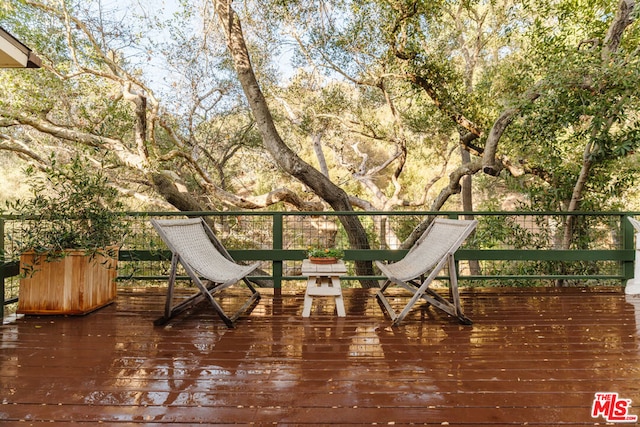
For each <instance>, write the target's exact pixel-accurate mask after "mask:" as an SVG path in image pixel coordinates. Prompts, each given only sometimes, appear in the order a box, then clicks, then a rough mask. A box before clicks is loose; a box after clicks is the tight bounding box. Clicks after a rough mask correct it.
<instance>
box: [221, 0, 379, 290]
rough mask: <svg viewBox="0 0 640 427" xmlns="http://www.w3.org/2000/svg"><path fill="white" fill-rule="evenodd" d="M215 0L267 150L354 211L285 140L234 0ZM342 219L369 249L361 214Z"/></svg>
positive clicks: (367, 265) (333, 202) (369, 269)
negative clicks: (256, 70) (259, 78)
mask: <svg viewBox="0 0 640 427" xmlns="http://www.w3.org/2000/svg"><path fill="white" fill-rule="evenodd" d="M212 2H213V6H214V9H215V12H216V15H217V16H218V19H219V22H220V26H221V28H222V29H223V31H224V33H225V36H226V40H227V47H228V49H229V53H230V54H231V57H232V58H233V63H234V65H235V69H236V72H237V74H238V80H239V81H240V84H241V85H242V89H243V91H244V93H245V96H246V97H247V101H248V102H249V107H250V108H251V111H252V112H253V115H254V118H255V120H256V124H257V126H258V129H259V130H260V133H261V135H262V139H263V142H264V146H265V148H266V149H267V151H269V153H270V154H271V156H272V157H273V158H274V159H275V161H276V162H277V163H278V165H279V166H280V167H281V168H282V169H283V170H285V171H286V172H287V173H289V174H290V175H291V176H293V177H294V178H296V179H298V180H299V181H301V182H303V183H304V184H305V185H307V186H308V187H309V188H311V189H312V190H313V191H314V192H315V194H317V195H318V196H319V197H321V198H322V199H323V200H325V201H326V202H327V203H328V204H329V205H330V206H331V207H332V208H333V209H334V210H335V211H352V208H351V204H350V202H349V197H348V195H347V194H346V193H345V192H344V191H343V190H342V189H341V188H340V187H338V186H337V185H335V184H334V183H333V182H331V181H330V180H329V179H328V178H327V177H326V176H324V175H323V174H322V173H321V172H320V171H318V170H317V169H315V168H313V167H312V166H311V165H309V164H308V163H306V162H304V161H303V160H302V159H301V158H300V157H298V156H297V155H296V154H295V153H294V152H293V151H292V150H291V149H290V148H289V147H288V146H287V145H286V144H285V143H284V141H283V140H282V138H281V137H280V134H279V133H278V131H277V129H276V127H275V123H274V121H273V117H272V116H271V111H270V110H269V106H268V105H267V101H266V99H265V98H264V95H263V93H262V91H261V89H260V86H259V84H258V81H257V79H256V76H255V74H254V72H253V67H252V65H251V59H250V56H249V51H248V49H247V46H246V44H245V40H244V35H243V33H242V27H241V25H240V20H239V18H238V15H237V14H236V13H235V11H234V10H233V9H232V7H231V0H212ZM339 219H340V222H341V223H342V225H343V226H344V229H345V232H346V233H347V236H348V238H349V243H350V245H351V247H352V248H354V249H369V241H368V239H367V235H366V232H365V229H364V227H363V226H362V224H361V223H360V220H359V219H358V217H357V216H355V215H341V216H340V217H339ZM356 273H357V274H358V275H373V266H372V263H371V262H368V261H367V262H365V261H358V262H356ZM361 283H362V286H363V287H375V286H378V284H377V282H376V281H374V280H369V281H362V282H361Z"/></svg>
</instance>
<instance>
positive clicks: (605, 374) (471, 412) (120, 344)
mask: <svg viewBox="0 0 640 427" xmlns="http://www.w3.org/2000/svg"><path fill="white" fill-rule="evenodd" d="M161 291H162V290H161V289H147V290H131V289H129V290H127V289H120V290H119V296H118V300H117V302H116V303H115V304H112V305H110V306H108V307H106V308H103V309H101V310H98V311H96V312H94V313H91V314H89V315H86V316H82V317H44V316H43V317H38V316H26V317H23V318H18V319H15V320H14V321H12V322H11V323H8V324H5V325H3V326H1V327H0V338H1V341H0V363H1V366H2V369H1V373H0V402H1V404H0V424H3V422H4V423H6V425H17V426H31V425H35V426H45V425H46V426H70V425H95V424H97V423H101V425H116V426H132V425H147V426H160V425H180V426H185V425H231V424H245V425H246V424H255V425H273V424H276V425H281V426H293V425H329V424H334V425H374V424H377V425H403V424H414V425H427V424H428V425H450V426H453V425H472V426H489V425H491V426H506V425H529V426H532V425H544V426H553V425H580V426H584V425H605V424H606V420H605V418H604V416H599V417H597V418H593V417H592V416H591V410H592V404H593V401H594V397H595V393H596V392H615V393H618V396H619V398H620V399H630V400H631V407H630V408H629V410H628V412H627V415H640V332H639V329H640V323H638V322H639V320H638V319H640V317H639V316H640V297H633V298H630V297H626V296H625V295H624V294H623V292H622V290H621V289H618V288H616V289H611V288H607V289H602V288H590V289H586V288H585V289H576V288H571V289H511V288H499V289H490V290H475V291H474V290H468V289H467V290H463V292H462V295H463V306H464V308H465V312H466V314H467V315H468V316H469V317H470V318H471V319H473V320H474V324H473V325H472V326H462V325H459V324H458V323H456V321H455V320H452V319H450V318H449V317H447V316H446V315H441V314H439V313H437V312H435V311H434V310H433V308H428V307H424V306H423V307H419V308H418V309H416V310H414V311H413V312H412V313H411V314H410V316H409V317H408V318H407V319H406V320H405V322H404V323H403V324H402V325H400V326H399V327H396V328H391V327H389V321H388V319H386V318H385V317H384V315H383V312H382V310H381V308H380V306H379V305H378V303H377V302H376V300H375V298H374V297H373V293H372V292H370V291H367V290H362V289H354V290H345V305H346V311H347V316H346V317H345V318H338V317H336V316H335V315H334V314H333V305H332V304H331V303H329V302H327V303H325V304H324V305H323V306H314V308H313V310H312V313H311V317H309V318H306V319H305V318H302V317H301V312H302V301H303V292H302V291H298V292H295V293H293V292H290V293H288V292H286V293H284V294H282V295H276V296H274V294H273V291H262V293H263V298H262V299H261V301H260V303H259V304H258V305H257V306H256V308H255V309H254V310H253V312H252V313H251V314H250V315H249V316H247V317H244V318H242V319H241V320H240V321H239V323H238V326H237V328H235V329H227V328H226V327H225V326H224V325H223V323H222V322H221V321H220V320H219V319H218V318H217V317H216V316H215V315H213V314H212V313H210V312H208V311H207V310H206V306H205V305H201V306H198V307H197V308H196V309H195V310H194V311H193V313H191V315H189V316H181V317H180V318H179V319H177V320H174V321H173V322H171V323H170V324H169V325H168V326H165V327H154V326H153V320H154V319H155V318H157V317H159V316H160V314H161V310H162V306H163V302H162V295H161ZM234 301H236V299H235V298H234V296H233V295H229V297H228V298H227V299H226V300H225V304H234V303H235V302H234Z"/></svg>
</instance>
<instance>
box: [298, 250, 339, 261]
mask: <svg viewBox="0 0 640 427" xmlns="http://www.w3.org/2000/svg"><path fill="white" fill-rule="evenodd" d="M307 256H308V257H309V258H336V259H342V258H344V251H343V250H342V249H337V248H309V250H308V251H307Z"/></svg>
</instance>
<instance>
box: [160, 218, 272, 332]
mask: <svg viewBox="0 0 640 427" xmlns="http://www.w3.org/2000/svg"><path fill="white" fill-rule="evenodd" d="M151 224H153V227H154V228H155V229H156V231H157V232H158V234H159V235H160V237H161V238H162V240H163V241H164V242H165V243H166V244H167V246H168V247H169V249H170V250H171V253H172V257H171V272H170V274H169V284H168V287H167V300H166V303H165V309H164V316H163V317H161V318H160V319H158V320H156V321H155V324H156V325H162V324H165V323H167V322H168V321H169V320H170V319H171V318H173V317H174V316H177V315H178V314H180V313H182V312H183V311H185V310H187V309H189V308H191V307H193V306H194V305H195V304H197V303H199V302H200V301H202V300H207V301H209V303H210V304H211V305H212V306H213V309H214V310H215V312H216V313H217V314H218V315H219V316H220V318H221V319H222V320H223V321H224V323H225V324H226V325H227V326H228V327H229V328H232V327H233V326H234V322H235V321H236V320H237V319H238V318H239V317H240V316H241V315H242V314H243V313H245V312H246V311H248V309H249V308H253V305H254V304H255V303H256V302H257V301H258V299H260V293H258V291H256V289H255V288H254V287H253V286H252V285H251V283H250V282H249V281H248V280H247V278H246V276H247V275H249V274H250V273H252V272H253V271H254V270H255V269H256V268H257V267H258V265H259V264H260V263H259V262H256V263H253V264H251V265H240V264H237V263H236V262H235V261H234V260H233V258H231V256H230V255H229V253H228V252H227V250H226V249H225V248H224V246H222V244H221V243H220V241H219V240H218V239H217V238H216V237H215V235H214V234H213V231H212V230H211V228H210V227H209V226H208V225H207V223H206V222H205V221H204V219H202V218H193V219H178V220H155V219H152V220H151ZM178 263H180V264H181V265H182V267H183V268H184V270H185V271H186V273H187V274H188V275H189V277H190V278H191V280H192V281H193V283H194V284H195V285H196V286H197V287H198V290H199V292H198V293H197V294H195V295H193V296H191V297H190V298H188V299H186V300H184V301H182V302H180V303H178V304H175V305H174V303H173V296H174V295H173V294H174V287H175V282H176V271H177V268H178ZM240 281H243V282H244V283H245V284H246V286H247V287H248V288H249V290H250V291H251V296H250V297H249V298H248V300H247V301H246V302H245V303H244V305H243V306H242V307H240V309H239V310H238V311H236V312H235V313H234V314H232V315H231V316H229V315H227V314H226V313H225V312H224V310H223V309H222V307H221V306H220V304H218V302H217V301H216V300H215V298H214V297H215V296H216V294H217V293H219V292H220V291H222V290H224V289H226V288H228V287H230V286H232V285H234V284H236V283H238V282H240Z"/></svg>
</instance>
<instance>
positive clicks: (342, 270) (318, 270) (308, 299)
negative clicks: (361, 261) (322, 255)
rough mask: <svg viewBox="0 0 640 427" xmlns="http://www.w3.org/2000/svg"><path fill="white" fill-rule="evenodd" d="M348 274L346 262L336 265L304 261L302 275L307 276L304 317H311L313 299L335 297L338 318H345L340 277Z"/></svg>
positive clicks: (338, 262) (339, 262)
mask: <svg viewBox="0 0 640 427" xmlns="http://www.w3.org/2000/svg"><path fill="white" fill-rule="evenodd" d="M346 273H347V267H346V266H345V265H344V262H342V261H340V260H339V261H337V262H336V263H334V264H313V263H312V262H311V261H309V260H308V259H305V260H304V261H302V275H303V276H307V277H308V279H307V290H306V291H305V294H304V308H303V309H302V317H309V315H310V314H311V305H312V304H313V297H334V298H335V302H336V311H337V312H338V316H340V317H345V316H346V313H345V311H344V301H343V299H342V288H341V287H340V275H343V274H346Z"/></svg>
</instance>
